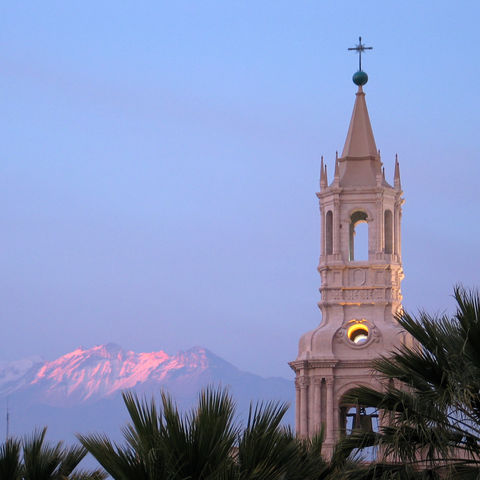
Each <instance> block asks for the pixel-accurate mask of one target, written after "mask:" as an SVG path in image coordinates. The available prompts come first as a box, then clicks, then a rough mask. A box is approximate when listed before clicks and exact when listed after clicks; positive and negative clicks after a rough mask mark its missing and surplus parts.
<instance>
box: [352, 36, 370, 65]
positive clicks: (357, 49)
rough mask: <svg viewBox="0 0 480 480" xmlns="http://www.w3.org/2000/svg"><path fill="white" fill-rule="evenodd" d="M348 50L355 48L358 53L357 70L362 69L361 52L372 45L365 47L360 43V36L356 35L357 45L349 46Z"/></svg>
mask: <svg viewBox="0 0 480 480" xmlns="http://www.w3.org/2000/svg"><path fill="white" fill-rule="evenodd" d="M349 50H355V51H356V52H357V53H358V70H362V52H364V51H365V50H373V47H366V46H365V45H364V44H363V43H362V37H358V45H355V46H354V47H352V48H349Z"/></svg>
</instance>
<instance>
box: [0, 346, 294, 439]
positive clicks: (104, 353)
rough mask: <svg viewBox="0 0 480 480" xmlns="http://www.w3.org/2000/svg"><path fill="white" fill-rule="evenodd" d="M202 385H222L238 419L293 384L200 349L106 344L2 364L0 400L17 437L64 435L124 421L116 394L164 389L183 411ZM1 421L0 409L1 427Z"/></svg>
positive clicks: (289, 392) (290, 390)
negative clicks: (36, 431) (38, 429)
mask: <svg viewBox="0 0 480 480" xmlns="http://www.w3.org/2000/svg"><path fill="white" fill-rule="evenodd" d="M207 385H214V386H218V385H222V386H225V387H228V388H229V390H230V392H231V394H232V396H233V397H234V399H235V400H236V402H237V404H238V407H239V411H240V414H242V413H245V412H246V410H247V409H248V404H249V403H250V401H252V400H253V401H256V400H279V401H287V402H290V403H292V402H293V397H294V387H293V382H291V381H289V380H286V379H282V378H262V377H260V376H258V375H254V374H251V373H246V372H242V371H240V370H239V369H237V368H236V367H235V366H233V365H232V364H230V363H228V362H226V361H225V360H223V359H221V358H220V357H218V356H216V355H214V354H213V353H212V352H209V351H208V350H206V349H204V348H201V347H194V348H192V349H190V350H188V351H185V352H179V353H177V354H175V355H169V354H167V353H166V352H164V351H162V350H159V351H156V352H150V353H136V352H133V351H131V350H123V349H122V348H121V347H119V346H118V345H114V344H107V345H99V346H95V347H92V348H82V347H80V348H77V349H76V350H74V351H73V352H70V353H67V354H66V355H63V356H61V357H59V358H57V359H56V360H53V361H42V360H41V359H40V358H35V357H32V358H30V359H26V360H21V361H18V362H12V363H5V362H4V363H0V399H1V398H2V397H3V398H7V397H8V399H9V404H10V406H11V407H10V409H11V421H12V426H11V427H12V428H13V430H14V431H16V432H18V433H23V432H28V431H31V430H32V429H33V428H34V427H35V426H42V425H48V426H49V429H50V430H51V431H53V432H54V433H58V434H59V435H62V436H65V435H66V434H69V433H70V434H73V433H74V432H75V431H92V430H93V431H98V430H106V431H108V430H111V428H116V429H119V427H120V426H121V424H122V423H123V422H124V420H125V418H126V416H125V412H124V408H123V405H122V401H121V398H120V393H121V392H122V391H124V390H132V389H133V390H135V391H137V392H138V393H140V394H147V396H152V395H153V396H155V395H158V393H159V392H160V390H165V391H167V392H169V393H170V394H172V396H173V398H174V399H175V400H176V401H177V403H178V404H179V406H180V407H181V408H188V407H190V406H191V405H193V404H194V403H195V401H196V397H197V394H198V392H199V391H200V390H201V388H203V387H205V386H207ZM0 405H1V404H0ZM2 416H3V415H1V407H0V429H1V428H3V425H2V424H4V422H5V420H4V419H2ZM291 417H293V412H292V409H290V413H289V415H288V417H287V418H286V420H287V421H288V422H291V421H292V418H291ZM57 436H58V435H57Z"/></svg>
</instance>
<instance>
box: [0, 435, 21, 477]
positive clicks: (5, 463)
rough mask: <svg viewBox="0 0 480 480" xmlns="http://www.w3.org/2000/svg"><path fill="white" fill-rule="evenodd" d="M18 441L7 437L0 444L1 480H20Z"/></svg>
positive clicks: (19, 448)
mask: <svg viewBox="0 0 480 480" xmlns="http://www.w3.org/2000/svg"><path fill="white" fill-rule="evenodd" d="M20 450H21V447H20V442H19V441H18V440H15V439H13V438H8V439H7V440H6V442H4V443H2V444H1V445H0V478H1V479H2V480H3V479H5V480H20V478H21V471H22V470H21V460H20Z"/></svg>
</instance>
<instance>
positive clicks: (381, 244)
mask: <svg viewBox="0 0 480 480" xmlns="http://www.w3.org/2000/svg"><path fill="white" fill-rule="evenodd" d="M402 193H403V192H402V190H401V184H400V170H399V165H398V160H397V159H395V175H394V181H393V186H391V185H390V184H388V183H387V182H386V180H385V175H384V171H383V168H382V162H381V159H380V154H379V152H378V151H377V149H376V145H375V139H374V136H373V132H372V128H371V125H370V119H369V116H368V111H367V106H366V103H365V94H364V92H363V90H362V87H361V86H360V87H359V88H358V92H357V94H356V100H355V106H354V110H353V114H352V119H351V122H350V127H349V130H348V134H347V139H346V142H345V147H344V150H343V153H342V156H341V157H340V158H336V160H335V175H334V178H333V180H332V182H331V183H330V184H329V183H328V180H327V173H326V167H325V166H324V165H323V159H322V167H321V178H320V192H319V193H318V194H317V196H318V198H319V201H320V218H321V246H320V262H319V265H318V271H319V273H320V277H321V287H320V293H321V300H320V302H319V303H318V306H319V307H320V310H321V312H322V320H321V323H320V325H319V326H318V327H317V328H316V329H315V330H312V331H310V332H308V333H306V334H304V335H303V336H302V337H301V339H300V342H299V349H298V357H297V359H296V360H295V361H293V362H291V363H290V366H291V367H292V369H293V370H294V371H295V373H296V381H295V388H296V430H297V433H298V434H299V435H301V436H305V437H306V436H312V435H314V434H315V433H316V432H318V431H319V429H320V427H321V425H322V424H323V425H324V427H325V432H326V438H325V453H326V455H327V456H328V455H329V454H330V453H331V450H332V448H333V445H334V443H335V442H336V440H337V439H338V438H339V437H340V435H341V434H342V433H343V432H345V421H346V418H345V408H348V405H345V404H344V403H343V402H342V398H343V396H344V395H345V393H347V392H348V391H349V390H350V389H352V388H354V387H357V386H359V385H368V386H371V387H374V388H381V386H380V383H379V381H378V380H377V379H376V378H375V376H374V375H373V374H372V369H371V366H370V362H371V360H372V359H374V358H376V357H379V356H380V355H384V354H387V353H388V352H390V351H392V350H393V349H394V348H395V347H398V346H399V345H400V344H401V343H405V342H409V339H408V338H406V336H405V333H404V332H403V331H402V330H401V329H400V327H399V326H398V324H397V322H396V320H395V314H397V313H398V312H399V311H400V310H401V301H402V295H401V291H400V283H401V281H402V279H403V276H404V275H403V269H402V261H401V217H402V204H403V201H404V200H403V198H402ZM361 223H366V224H367V225H368V255H367V256H368V260H367V259H366V258H365V259H364V260H360V261H357V260H355V232H356V229H357V228H358V225H359V224H361Z"/></svg>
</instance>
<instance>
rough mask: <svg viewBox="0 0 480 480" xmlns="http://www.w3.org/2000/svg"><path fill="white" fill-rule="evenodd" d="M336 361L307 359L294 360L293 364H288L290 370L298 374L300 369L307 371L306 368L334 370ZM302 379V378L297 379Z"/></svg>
mask: <svg viewBox="0 0 480 480" xmlns="http://www.w3.org/2000/svg"><path fill="white" fill-rule="evenodd" d="M337 363H338V360H335V359H325V360H323V359H320V358H315V359H313V358H312V359H308V360H294V361H293V362H290V363H289V365H290V368H291V369H292V370H293V371H294V372H298V371H300V370H302V369H307V368H335V366H336V365H337ZM298 378H302V377H298Z"/></svg>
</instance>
